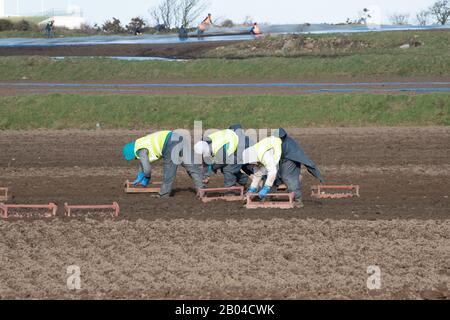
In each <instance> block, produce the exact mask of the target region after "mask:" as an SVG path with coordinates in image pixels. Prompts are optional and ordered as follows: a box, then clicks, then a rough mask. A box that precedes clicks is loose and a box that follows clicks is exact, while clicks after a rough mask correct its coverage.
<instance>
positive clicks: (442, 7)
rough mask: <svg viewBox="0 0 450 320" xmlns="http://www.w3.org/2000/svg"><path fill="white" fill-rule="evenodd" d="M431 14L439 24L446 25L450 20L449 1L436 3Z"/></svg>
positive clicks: (443, 0) (442, 0)
mask: <svg viewBox="0 0 450 320" xmlns="http://www.w3.org/2000/svg"><path fill="white" fill-rule="evenodd" d="M430 13H431V14H432V15H433V16H434V17H435V18H436V20H437V22H438V23H440V24H442V25H445V24H446V23H447V21H448V19H449V18H450V3H449V1H448V0H439V1H436V2H435V3H434V4H433V5H432V6H431V8H430Z"/></svg>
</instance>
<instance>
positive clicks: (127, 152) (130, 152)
mask: <svg viewBox="0 0 450 320" xmlns="http://www.w3.org/2000/svg"><path fill="white" fill-rule="evenodd" d="M135 145H136V142H130V143H127V144H126V145H125V146H124V147H123V150H122V153H123V157H124V158H125V160H127V161H131V160H134V159H136V154H135V153H134V146H135Z"/></svg>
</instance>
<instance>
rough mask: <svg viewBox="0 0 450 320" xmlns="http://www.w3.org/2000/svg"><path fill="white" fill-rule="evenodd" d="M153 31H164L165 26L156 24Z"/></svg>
mask: <svg viewBox="0 0 450 320" xmlns="http://www.w3.org/2000/svg"><path fill="white" fill-rule="evenodd" d="M155 30H156V31H157V32H161V31H164V30H166V25H165V24H157V25H156V26H155Z"/></svg>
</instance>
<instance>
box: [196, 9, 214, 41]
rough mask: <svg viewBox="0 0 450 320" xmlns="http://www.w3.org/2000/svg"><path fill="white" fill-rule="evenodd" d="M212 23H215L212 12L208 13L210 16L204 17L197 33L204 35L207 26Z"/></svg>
mask: <svg viewBox="0 0 450 320" xmlns="http://www.w3.org/2000/svg"><path fill="white" fill-rule="evenodd" d="M210 25H213V22H212V16H211V13H208V16H207V17H206V18H205V19H203V21H202V23H200V25H199V26H198V30H197V34H198V36H202V35H203V33H204V32H205V30H206V28H208V27H209V26H210Z"/></svg>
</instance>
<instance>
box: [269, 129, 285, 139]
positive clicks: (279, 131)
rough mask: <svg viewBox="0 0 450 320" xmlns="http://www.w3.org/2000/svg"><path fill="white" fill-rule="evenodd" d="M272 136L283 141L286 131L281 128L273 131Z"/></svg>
mask: <svg viewBox="0 0 450 320" xmlns="http://www.w3.org/2000/svg"><path fill="white" fill-rule="evenodd" d="M273 135H274V136H275V137H278V138H280V139H281V140H285V139H286V138H287V136H288V134H287V132H286V130H284V129H283V128H279V129H277V130H275V133H274V134H273Z"/></svg>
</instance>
